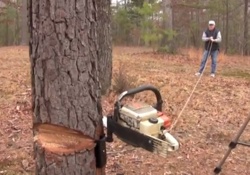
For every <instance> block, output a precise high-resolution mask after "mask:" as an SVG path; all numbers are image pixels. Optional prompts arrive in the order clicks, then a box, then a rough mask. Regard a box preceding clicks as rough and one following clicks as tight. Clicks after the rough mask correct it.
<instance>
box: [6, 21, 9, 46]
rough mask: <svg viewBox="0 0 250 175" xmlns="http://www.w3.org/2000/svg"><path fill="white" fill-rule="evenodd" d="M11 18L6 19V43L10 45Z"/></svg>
mask: <svg viewBox="0 0 250 175" xmlns="http://www.w3.org/2000/svg"><path fill="white" fill-rule="evenodd" d="M8 20H9V19H8V18H7V19H6V28H5V45H6V46H8V45H9V21H8Z"/></svg>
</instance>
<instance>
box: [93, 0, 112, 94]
mask: <svg viewBox="0 0 250 175" xmlns="http://www.w3.org/2000/svg"><path fill="white" fill-rule="evenodd" d="M110 4H111V0H105V1H100V0H99V1H97V7H98V19H99V18H101V19H102V20H98V43H99V49H98V58H99V64H98V66H99V70H100V72H101V74H100V83H101V93H102V94H105V93H106V91H107V90H108V88H109V87H110V85H111V78H112V38H111V23H110V21H111V8H110Z"/></svg>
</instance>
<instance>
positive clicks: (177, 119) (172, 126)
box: [169, 42, 213, 131]
mask: <svg viewBox="0 0 250 175" xmlns="http://www.w3.org/2000/svg"><path fill="white" fill-rule="evenodd" d="M212 45H213V42H211V44H210V49H209V52H208V53H207V57H206V62H205V66H204V69H203V71H202V72H201V75H200V77H199V79H198V81H197V82H196V84H195V86H194V88H193V90H192V92H191V94H190V96H189V97H188V99H187V101H186V103H185V105H184V106H183V108H182V110H181V112H180V113H179V115H178V117H177V118H176V120H175V121H174V123H173V124H172V125H171V127H170V129H169V131H171V130H172V129H173V128H174V127H175V125H176V124H177V122H178V121H179V119H180V117H181V115H182V113H183V111H184V110H185V108H186V107H187V105H188V103H189V101H190V99H191V97H192V95H193V94H194V91H195V89H196V88H197V86H198V84H199V82H200V80H201V77H202V75H203V72H204V70H205V69H206V66H207V60H208V57H209V55H210V53H211V50H212Z"/></svg>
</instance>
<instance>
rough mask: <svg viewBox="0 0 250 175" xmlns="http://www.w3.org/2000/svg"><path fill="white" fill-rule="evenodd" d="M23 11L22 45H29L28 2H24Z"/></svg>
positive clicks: (23, 0)
mask: <svg viewBox="0 0 250 175" xmlns="http://www.w3.org/2000/svg"><path fill="white" fill-rule="evenodd" d="M21 5H22V10H21V16H22V20H21V45H27V44H28V26H27V20H28V18H27V15H28V11H27V0H22V4H21Z"/></svg>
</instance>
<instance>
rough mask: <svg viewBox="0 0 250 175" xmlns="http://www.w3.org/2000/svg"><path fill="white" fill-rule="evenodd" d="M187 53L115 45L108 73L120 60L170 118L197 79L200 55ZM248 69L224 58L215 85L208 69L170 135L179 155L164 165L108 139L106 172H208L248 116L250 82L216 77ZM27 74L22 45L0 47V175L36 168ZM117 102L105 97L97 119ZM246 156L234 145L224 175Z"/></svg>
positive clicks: (243, 165)
mask: <svg viewBox="0 0 250 175" xmlns="http://www.w3.org/2000/svg"><path fill="white" fill-rule="evenodd" d="M192 52H193V53H192ZM192 52H189V53H188V54H189V57H188V55H182V56H179V55H175V56H172V55H171V56H169V55H168V56H165V55H161V54H155V53H152V52H151V50H149V49H146V48H136V47H133V48H130V47H116V48H114V52H113V58H114V59H113V60H114V61H113V68H114V71H116V70H117V68H118V63H119V61H123V62H126V65H129V69H128V71H129V72H128V73H129V74H131V75H136V77H137V83H138V85H141V84H152V85H154V86H156V87H157V88H159V90H160V92H161V94H162V97H163V100H164V112H165V113H166V114H167V115H168V116H171V117H172V119H175V118H176V117H177V115H178V114H179V112H180V110H181V108H182V107H183V105H184V104H185V102H186V100H187V98H188V96H189V95H190V92H191V91H192V88H193V86H194V83H195V82H196V81H197V77H195V76H194V73H195V72H196V71H197V68H198V66H199V61H200V54H199V52H197V53H196V52H195V51H192ZM121 53H122V54H121ZM200 53H201V52H200ZM208 63H209V64H210V62H208ZM249 66H250V61H248V60H246V59H243V58H238V57H236V58H231V57H230V58H229V59H223V62H221V63H220V64H219V66H218V75H217V76H216V78H215V79H211V78H210V77H209V70H208V69H209V66H207V70H206V72H205V74H204V75H203V76H204V77H202V80H201V82H200V84H199V85H198V87H197V90H196V91H195V93H194V94H193V96H192V98H191V100H190V103H189V104H188V105H187V108H186V109H185V110H184V112H183V115H182V117H181V119H180V122H179V123H178V125H177V126H176V128H175V129H174V131H173V135H174V136H176V138H177V139H178V140H179V141H180V144H181V147H180V149H179V150H178V151H177V152H174V153H172V154H169V156H168V157H167V158H166V159H163V158H159V156H157V155H154V154H151V153H149V152H147V151H144V150H142V149H140V148H134V147H132V146H130V145H127V144H125V143H124V142H122V141H120V140H119V139H117V138H116V137H114V138H115V140H114V142H113V143H107V152H108V164H107V168H106V173H107V174H108V175H118V174H129V175H140V174H142V175H149V174H152V175H158V174H159V175H184V174H186V175H187V174H190V175H201V174H202V175H203V174H204V175H207V174H211V173H212V171H213V169H214V168H215V166H216V165H217V163H218V161H219V160H221V158H222V157H223V155H224V153H225V151H226V149H227V148H228V144H229V142H230V140H231V139H232V138H233V137H234V135H235V134H236V132H237V131H238V129H239V127H240V126H241V125H242V123H243V121H244V120H245V118H246V116H247V115H248V114H249V112H250V88H249V87H250V81H249V80H248V79H244V78H239V77H235V76H226V77H225V76H223V75H222V73H223V71H224V69H225V70H226V72H227V73H228V72H230V71H232V72H234V69H236V70H239V69H242V68H244V70H245V71H247V70H249ZM29 69H30V67H29V59H28V48H27V47H6V48H1V49H0V70H1V71H0V120H1V122H0V137H1V140H0V174H7V173H9V172H10V173H12V174H17V173H20V174H25V172H27V171H28V172H32V171H33V170H34V162H33V139H32V138H33V137H32V129H31V126H32V113H31V89H30V80H29V78H30V76H29V72H30V71H29ZM249 72H250V71H249ZM244 75H245V74H244ZM116 99H117V94H114V93H113V92H110V93H109V95H107V96H105V97H103V99H102V107H103V115H107V114H110V113H111V114H112V111H113V107H114V102H115V101H116ZM130 100H134V101H136V100H140V101H144V102H147V103H150V104H153V103H155V97H154V95H153V94H152V93H150V92H146V93H140V94H137V95H136V96H135V97H134V99H124V102H129V101H130ZM249 131H250V128H249V127H248V128H247V129H246V131H245V132H244V134H243V135H242V137H241V139H242V140H244V141H250V140H249V137H250V132H249ZM248 152H249V149H247V148H244V147H237V148H236V149H235V151H234V152H233V154H232V155H231V156H230V158H229V159H228V160H227V162H226V164H225V165H224V167H223V172H222V175H223V174H224V175H227V174H230V175H234V174H235V175H236V174H242V175H243V174H249V173H250V168H249V167H250V166H249V164H250V159H249V156H247V153H248ZM6 162H7V163H6Z"/></svg>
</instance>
